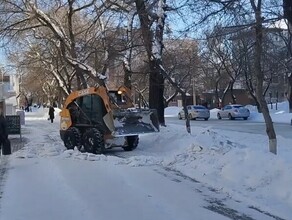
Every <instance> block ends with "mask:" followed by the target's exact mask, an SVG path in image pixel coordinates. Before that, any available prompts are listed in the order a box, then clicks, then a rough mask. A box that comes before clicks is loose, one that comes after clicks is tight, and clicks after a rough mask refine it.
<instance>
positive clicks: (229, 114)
mask: <svg viewBox="0 0 292 220" xmlns="http://www.w3.org/2000/svg"><path fill="white" fill-rule="evenodd" d="M249 116H250V112H249V110H248V109H247V108H245V107H244V106H243V105H238V104H234V105H226V106H224V107H223V108H222V109H221V110H219V111H218V113H217V118H218V119H222V118H229V119H230V120H233V119H235V118H243V119H244V120H247V118H248V117H249Z"/></svg>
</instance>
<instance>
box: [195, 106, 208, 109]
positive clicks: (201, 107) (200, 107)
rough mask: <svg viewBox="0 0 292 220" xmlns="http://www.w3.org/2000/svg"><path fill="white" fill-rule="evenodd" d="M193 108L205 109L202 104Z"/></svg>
mask: <svg viewBox="0 0 292 220" xmlns="http://www.w3.org/2000/svg"><path fill="white" fill-rule="evenodd" d="M193 109H206V108H205V107H204V106H193Z"/></svg>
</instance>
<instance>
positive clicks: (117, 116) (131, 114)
mask: <svg viewBox="0 0 292 220" xmlns="http://www.w3.org/2000/svg"><path fill="white" fill-rule="evenodd" d="M113 119H114V121H113V123H114V124H113V127H114V129H113V132H112V134H113V136H116V137H117V136H129V135H139V134H145V133H152V132H159V122H158V117H157V112H156V110H155V109H119V110H114V111H113Z"/></svg>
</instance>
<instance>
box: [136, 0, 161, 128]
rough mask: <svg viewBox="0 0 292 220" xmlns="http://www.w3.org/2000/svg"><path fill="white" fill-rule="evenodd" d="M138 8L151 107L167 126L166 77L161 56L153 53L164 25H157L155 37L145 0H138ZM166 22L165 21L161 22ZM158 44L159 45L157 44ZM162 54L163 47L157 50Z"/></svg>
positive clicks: (159, 42)
mask: <svg viewBox="0 0 292 220" xmlns="http://www.w3.org/2000/svg"><path fill="white" fill-rule="evenodd" d="M135 3H136V9H137V12H138V16H139V20H140V23H141V31H142V37H143V43H144V47H145V49H146V52H147V57H148V62H149V69H150V77H149V107H150V108H153V109H156V110H157V113H158V120H159V123H160V124H161V125H162V126H165V119H164V105H163V100H164V97H163V93H164V77H163V75H162V73H161V68H160V65H161V64H162V62H161V57H160V58H158V57H157V56H156V55H154V53H153V49H154V48H153V43H154V42H158V44H162V39H163V38H162V37H163V28H164V27H163V26H160V24H158V25H157V27H156V30H155V37H154V34H153V32H152V30H151V26H152V24H151V21H150V19H149V17H150V15H149V13H148V11H147V9H146V5H145V2H144V0H136V1H135ZM161 23H164V22H161ZM156 46H157V45H156ZM156 52H157V53H159V54H160V55H162V47H161V48H159V49H158V51H156Z"/></svg>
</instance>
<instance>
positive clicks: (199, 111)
mask: <svg viewBox="0 0 292 220" xmlns="http://www.w3.org/2000/svg"><path fill="white" fill-rule="evenodd" d="M187 109H188V117H189V119H194V120H196V119H197V118H202V119H204V120H205V121H207V120H208V119H209V118H210V111H209V109H207V108H206V107H205V106H202V105H188V106H187ZM178 118H179V119H185V112H184V110H183V109H182V110H181V111H180V112H179V113H178Z"/></svg>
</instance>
